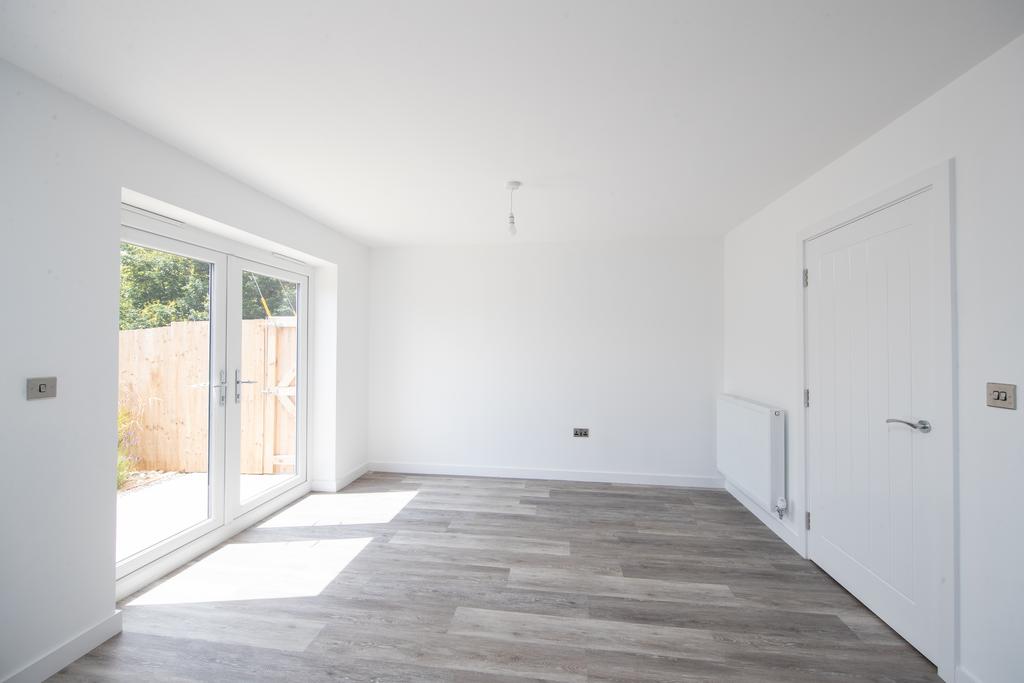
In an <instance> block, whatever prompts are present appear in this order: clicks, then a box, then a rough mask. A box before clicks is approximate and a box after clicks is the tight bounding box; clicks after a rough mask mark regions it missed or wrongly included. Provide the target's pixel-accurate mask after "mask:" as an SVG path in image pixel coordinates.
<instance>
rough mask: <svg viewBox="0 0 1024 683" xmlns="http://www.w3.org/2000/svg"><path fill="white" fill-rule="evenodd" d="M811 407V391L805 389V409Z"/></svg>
mask: <svg viewBox="0 0 1024 683" xmlns="http://www.w3.org/2000/svg"><path fill="white" fill-rule="evenodd" d="M810 407H811V390H810V389H804V408H810Z"/></svg>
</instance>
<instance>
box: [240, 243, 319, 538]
mask: <svg viewBox="0 0 1024 683" xmlns="http://www.w3.org/2000/svg"><path fill="white" fill-rule="evenodd" d="M243 270H245V271H249V272H254V273H256V274H258V275H268V276H270V277H275V278H278V279H280V280H287V281H288V282H294V283H295V284H297V285H298V289H297V300H296V308H297V309H298V311H299V313H300V317H299V320H298V327H297V328H296V335H297V339H296V345H295V350H296V352H297V354H298V362H297V364H296V366H295V378H296V381H295V385H296V390H295V476H293V477H290V478H289V479H286V480H285V481H283V482H281V483H280V484H277V485H275V486H273V487H271V488H269V489H267V490H266V491H262V492H260V493H258V494H256V495H255V496H253V497H252V498H250V499H248V500H242V497H241V492H240V486H239V485H240V477H241V462H236V461H235V460H234V459H232V460H231V461H230V462H228V463H227V470H226V476H225V479H224V481H225V484H224V486H225V496H224V497H225V500H226V501H227V514H228V518H229V519H237V518H239V517H241V516H242V515H244V514H245V513H247V512H250V511H251V510H253V509H255V508H258V507H259V506H260V505H263V504H264V503H266V502H268V501H271V500H273V499H275V498H277V497H278V496H280V495H281V494H282V493H285V492H286V491H288V490H289V489H292V488H294V487H295V486H298V485H301V484H304V483H306V482H307V481H308V480H309V467H308V464H309V463H308V460H309V458H308V451H307V447H306V444H307V442H308V431H309V424H308V421H307V418H306V416H307V415H308V414H309V411H308V410H307V406H306V403H307V401H308V397H309V391H308V386H309V366H308V363H309V343H308V340H309V329H310V326H309V323H308V320H307V316H308V312H309V276H308V275H304V274H302V273H298V272H296V271H295V270H293V269H288V270H285V269H283V268H278V267H277V266H272V265H269V264H266V263H263V262H261V261H253V260H250V259H248V258H244V257H241V256H229V257H228V275H227V277H228V281H229V282H235V281H236V276H237V280H238V282H241V274H242V271H243ZM233 291H235V290H234V289H233V287H232V286H231V285H229V286H228V294H229V296H228V319H229V323H228V339H229V343H228V356H227V367H228V368H239V367H241V364H242V360H241V358H240V354H241V348H240V345H239V344H236V343H234V341H235V340H234V337H235V336H236V335H237V336H239V337H240V334H239V333H240V332H241V322H242V302H241V300H239V299H238V297H232V296H231V293H232V292H233ZM233 379H234V378H233V377H230V376H229V377H228V381H229V382H232V381H233ZM232 389H233V387H232ZM228 393H229V395H230V394H233V393H234V392H233V391H230V392H228ZM228 412H229V418H228V427H227V430H226V432H225V433H226V436H227V440H228V447H227V448H226V452H228V453H232V452H238V451H239V450H240V447H239V438H240V432H239V429H240V427H241V425H240V424H239V414H238V404H237V402H235V403H232V402H231V398H229V405H228Z"/></svg>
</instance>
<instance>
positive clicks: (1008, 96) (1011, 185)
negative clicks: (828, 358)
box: [724, 38, 1024, 683]
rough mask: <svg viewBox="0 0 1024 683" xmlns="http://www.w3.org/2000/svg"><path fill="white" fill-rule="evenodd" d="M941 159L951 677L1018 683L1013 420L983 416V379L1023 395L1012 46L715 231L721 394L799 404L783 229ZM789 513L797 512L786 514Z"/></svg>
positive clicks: (1022, 231)
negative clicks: (950, 202) (722, 235)
mask: <svg viewBox="0 0 1024 683" xmlns="http://www.w3.org/2000/svg"><path fill="white" fill-rule="evenodd" d="M951 157H953V158H955V159H956V171H955V172H956V180H955V190H954V192H955V198H956V217H955V220H956V242H957V244H956V259H957V277H956V286H957V302H958V303H957V306H958V315H959V324H958V335H959V363H960V368H959V384H960V399H959V406H958V409H959V413H960V418H959V419H960V424H959V430H960V437H959V438H960V445H959V450H960V542H961V545H960V557H961V561H960V571H961V641H962V642H961V662H962V669H963V671H962V672H961V675H962V676H965V677H966V676H973V678H974V679H976V680H978V681H984V682H985V683H998V682H1001V681H1006V682H1009V681H1019V680H1021V676H1022V675H1024V648H1021V643H1024V619H1022V618H1021V615H1022V614H1024V580H1022V579H1021V576H1022V575H1021V567H1022V566H1024V515H1022V514H1021V512H1020V507H1019V504H1018V500H1019V498H1018V497H1019V495H1020V490H1021V482H1022V481H1024V411H1022V410H1017V411H1014V412H1011V411H1007V410H999V409H994V408H986V407H985V395H984V394H985V382H986V381H1004V382H1013V383H1017V384H1021V385H1024V304H1022V303H1021V301H1022V297H1021V287H1022V285H1024V283H1022V273H1024V267H1022V264H1024V205H1022V202H1021V196H1022V192H1024V38H1019V39H1017V40H1016V41H1015V42H1013V43H1011V44H1010V45H1009V46H1008V47H1006V48H1004V49H1003V50H1002V51H1000V52H998V53H997V54H995V55H994V56H993V57H991V58H990V59H988V60H986V61H985V62H983V63H982V64H980V65H979V66H978V67H976V68H975V69H973V70H972V71H970V72H969V73H967V74H966V75H964V76H963V77H961V78H960V79H959V80H957V81H955V82H954V83H952V84H951V85H949V86H948V87H946V88H945V89H943V90H941V91H940V92H939V93H937V94H936V95H934V96H933V97H931V98H930V99H929V100H927V101H926V102H924V103H922V104H921V105H919V106H918V107H916V108H915V109H913V110H911V111H910V112H909V113H907V114H906V115H904V116H903V117H901V118H900V119H898V120H897V121H895V122H894V123H892V124H891V125H889V126H888V127H886V128H885V129H884V130H882V131H881V132H879V133H878V134H876V135H875V136H873V137H872V138H870V139H869V140H867V141H865V142H864V143H863V144H861V145H859V146H858V147H856V148H855V149H853V150H852V151H850V152H849V153H847V154H846V155H844V156H843V157H841V158H840V159H838V160H837V161H835V162H834V163H832V164H831V165H829V166H828V167H826V168H825V169H823V170H822V171H820V172H819V173H817V174H816V175H814V176H813V177H811V178H810V179H808V180H807V181H806V182H804V183H803V184H801V185H800V186H799V187H797V188H795V189H794V190H792V191H791V192H789V193H788V194H786V195H785V196H783V197H782V198H780V199H779V200H777V201H776V202H774V203H773V204H772V205H771V206H769V207H767V208H766V209H764V210H763V211H761V212H760V213H758V214H757V215H755V216H754V217H752V218H750V219H749V220H747V221H746V222H744V223H743V224H741V225H740V226H738V227H737V228H736V229H734V230H733V231H732V232H730V233H729V234H728V235H727V236H726V240H725V283H726V284H725V319H724V326H725V356H724V388H725V390H726V391H728V392H731V393H736V394H741V395H745V396H749V397H752V398H755V399H760V400H764V401H767V402H770V403H773V404H777V405H781V406H783V407H785V408H788V409H789V410H791V411H794V410H800V404H801V392H802V387H801V386H800V385H799V382H800V372H799V358H798V355H797V348H798V343H799V335H798V330H799V318H798V315H799V308H798V305H797V301H798V299H797V297H798V292H799V289H798V288H797V287H796V286H795V283H796V278H797V277H798V273H799V270H798V269H799V267H800V266H799V260H798V257H799V252H798V250H797V238H796V235H797V234H798V233H799V232H801V231H802V230H803V229H805V228H807V227H808V226H810V225H812V224H814V223H816V222H818V221H820V220H823V219H826V218H828V217H829V216H830V215H832V214H834V213H836V212H838V211H839V210H841V209H844V208H846V207H848V206H850V205H853V204H856V203H857V202H858V201H860V200H863V199H866V198H868V197H870V196H871V195H873V194H875V193H877V192H879V191H881V190H884V189H886V188H887V187H890V186H892V185H895V184H896V183H898V182H900V181H901V180H904V179H905V178H908V177H910V176H912V175H914V174H916V173H918V172H920V171H922V170H925V169H927V168H929V167H931V166H934V165H936V164H939V163H941V162H943V161H944V160H946V159H948V158H951ZM793 436H795V437H797V438H795V439H793V441H792V442H791V443H792V445H793V448H792V449H791V451H790V457H791V464H794V465H796V468H800V467H802V457H803V453H802V443H800V440H799V435H793ZM791 469H792V468H791ZM792 483H796V482H795V481H793V480H791V484H792ZM802 495H803V494H802V492H800V493H799V496H800V497H802ZM797 512H798V515H797V517H796V518H797V519H800V518H802V509H800V510H798V511H797ZM967 680H970V679H969V678H967Z"/></svg>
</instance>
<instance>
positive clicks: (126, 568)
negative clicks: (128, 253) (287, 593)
mask: <svg viewBox="0 0 1024 683" xmlns="http://www.w3.org/2000/svg"><path fill="white" fill-rule="evenodd" d="M121 226H122V227H121V238H122V241H126V242H129V243H132V244H138V245H140V246H147V247H152V248H155V249H160V250H163V251H169V252H171V253H176V254H181V255H182V256H189V257H191V258H197V259H200V260H203V261H207V262H210V263H213V264H214V282H215V284H214V285H213V286H212V290H213V291H211V302H210V305H211V312H210V315H211V332H212V335H213V336H214V337H216V340H217V341H216V342H215V343H214V344H212V345H211V359H210V375H211V377H210V385H211V386H213V385H214V384H218V383H219V373H220V370H221V369H223V370H224V372H225V376H226V378H227V383H228V386H227V394H226V401H225V403H226V405H225V406H224V407H221V406H219V405H218V402H217V399H216V397H215V395H214V394H211V396H212V397H213V398H211V402H210V406H211V423H210V434H211V436H210V439H211V448H213V447H214V445H216V446H217V448H218V450H217V451H216V452H213V451H211V455H210V498H209V505H210V517H209V518H208V519H207V520H206V521H205V522H202V523H200V524H198V525H196V526H194V527H191V528H189V529H187V530H184V531H182V532H181V533H179V534H176V535H175V536H172V537H171V538H169V539H167V540H166V541H164V542H161V543H158V544H156V545H154V546H153V547H151V548H148V549H146V550H145V551H143V552H140V553H137V554H135V555H133V556H132V557H129V558H126V559H125V560H123V561H121V562H118V563H117V564H116V566H115V577H116V580H117V589H116V593H117V596H118V599H120V598H121V597H123V596H125V595H128V594H130V593H132V592H134V591H136V590H138V589H139V588H142V587H143V586H145V585H146V584H148V583H151V582H152V581H154V580H156V579H158V578H160V577H161V576H163V575H166V574H167V573H169V572H171V571H173V570H174V569H176V568H178V567H180V566H182V565H184V564H185V563H187V562H189V561H190V560H192V559H194V558H195V557H197V556H199V555H200V554H202V553H203V552H206V551H207V550H209V549H210V548H212V547H214V546H216V545H217V544H218V543H221V542H223V541H224V540H226V539H227V538H229V537H230V536H231V535H233V534H235V533H238V532H239V531H241V530H242V529H244V528H245V527H247V526H249V525H251V524H253V523H255V522H257V521H259V520H260V519H262V518H264V517H266V516H268V515H270V514H273V513H274V512H276V511H277V510H279V509H281V508H283V507H284V506H286V505H288V504H290V503H291V502H293V501H295V500H296V499H298V498H299V497H301V496H303V495H305V494H306V493H307V492H309V490H310V484H309V463H308V446H307V444H308V430H309V417H308V416H309V410H308V403H309V396H310V392H309V389H308V388H309V384H310V382H309V377H310V374H311V372H312V370H311V368H310V365H309V357H310V355H311V353H312V350H313V349H312V342H311V341H310V338H311V336H310V334H309V332H310V331H311V330H312V329H313V325H314V324H315V321H314V319H313V318H314V316H313V309H314V303H315V302H313V300H312V297H313V295H312V292H313V288H314V285H315V283H314V282H313V278H314V269H313V268H312V267H311V266H309V265H307V264H304V263H302V262H300V261H297V260H295V259H292V258H288V257H282V256H280V255H278V254H276V253H273V252H269V251H266V250H264V249H260V248H257V247H254V246H252V245H249V244H244V243H242V242H237V241H235V240H232V239H229V238H227V237H224V236H221V235H218V234H214V233H212V232H209V231H207V230H203V229H201V228H197V227H194V226H192V225H188V224H187V223H184V222H182V221H178V220H175V219H171V218H166V217H164V216H160V215H159V214H154V213H152V212H150V211H146V210H144V209H139V208H137V207H133V206H129V205H122V209H121ZM233 264H235V265H233ZM239 264H240V265H239ZM242 267H244V268H245V269H247V270H252V271H253V272H256V273H259V274H266V275H271V276H273V277H279V278H281V279H285V280H289V281H292V282H296V283H298V284H299V297H300V298H299V301H298V311H299V315H300V321H299V325H300V328H299V329H298V330H297V334H298V335H299V342H298V350H299V365H298V366H297V370H296V387H297V388H296V392H297V399H296V403H297V404H298V405H297V414H296V420H297V422H296V432H297V444H296V448H297V451H296V457H297V466H296V476H295V477H293V478H291V479H288V480H287V481H285V482H282V484H280V485H277V486H275V487H273V488H272V489H269V490H268V491H266V492H264V493H262V494H260V495H258V496H256V497H255V498H253V499H252V500H250V501H246V502H245V504H244V505H243V504H241V501H239V500H238V476H237V475H238V472H239V470H240V461H239V458H238V453H237V440H238V437H237V435H236V436H235V437H234V442H235V444H236V452H235V454H234V456H232V455H231V452H230V451H229V450H228V449H229V447H230V446H231V434H230V428H231V424H230V421H229V417H230V415H231V412H230V407H231V406H232V405H233V403H234V368H235V367H239V366H238V364H237V360H238V355H239V354H235V355H234V357H233V358H232V352H231V351H229V346H230V345H231V344H232V343H235V344H236V345H238V344H240V341H239V340H240V337H239V336H238V335H239V332H240V329H241V327H240V322H241V300H240V295H241V279H240V278H239V279H238V287H237V292H236V293H235V294H232V292H231V290H232V288H233V280H231V279H230V278H231V273H232V272H233V271H234V270H235V269H236V268H237V269H238V272H240V270H241V268H242ZM216 302H220V303H219V304H217V303H216ZM218 305H219V306H220V308H218V309H217V310H218V311H221V309H225V310H223V311H221V312H220V313H215V312H214V307H215V306H218ZM233 305H237V306H238V309H237V313H238V322H239V325H238V326H237V329H234V332H232V329H233V328H235V325H234V322H233V320H234V318H233V314H232V312H231V308H230V307H231V306H233ZM218 320H219V321H220V323H219V324H218V322H217V321H218ZM232 335H234V336H232ZM232 339H234V340H236V341H234V342H232ZM232 359H234V360H235V361H236V365H234V366H229V365H228V362H229V361H230V360H232ZM299 392H301V399H300V398H299V397H298V393H299ZM237 424H238V423H237V420H236V422H235V427H236V428H237ZM232 471H234V472H235V476H234V477H232V476H231V474H230V473H231V472H232ZM232 486H233V490H234V497H229V496H230V493H231V487H232Z"/></svg>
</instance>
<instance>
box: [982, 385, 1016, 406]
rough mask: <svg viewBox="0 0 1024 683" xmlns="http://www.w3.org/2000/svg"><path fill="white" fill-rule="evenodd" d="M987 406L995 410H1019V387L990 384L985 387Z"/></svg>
mask: <svg viewBox="0 0 1024 683" xmlns="http://www.w3.org/2000/svg"><path fill="white" fill-rule="evenodd" d="M985 404H986V405H989V406H991V407H993V408H1008V409H1010V410H1017V385H1016V384H999V383H998V382H989V383H988V384H986V385H985Z"/></svg>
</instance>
